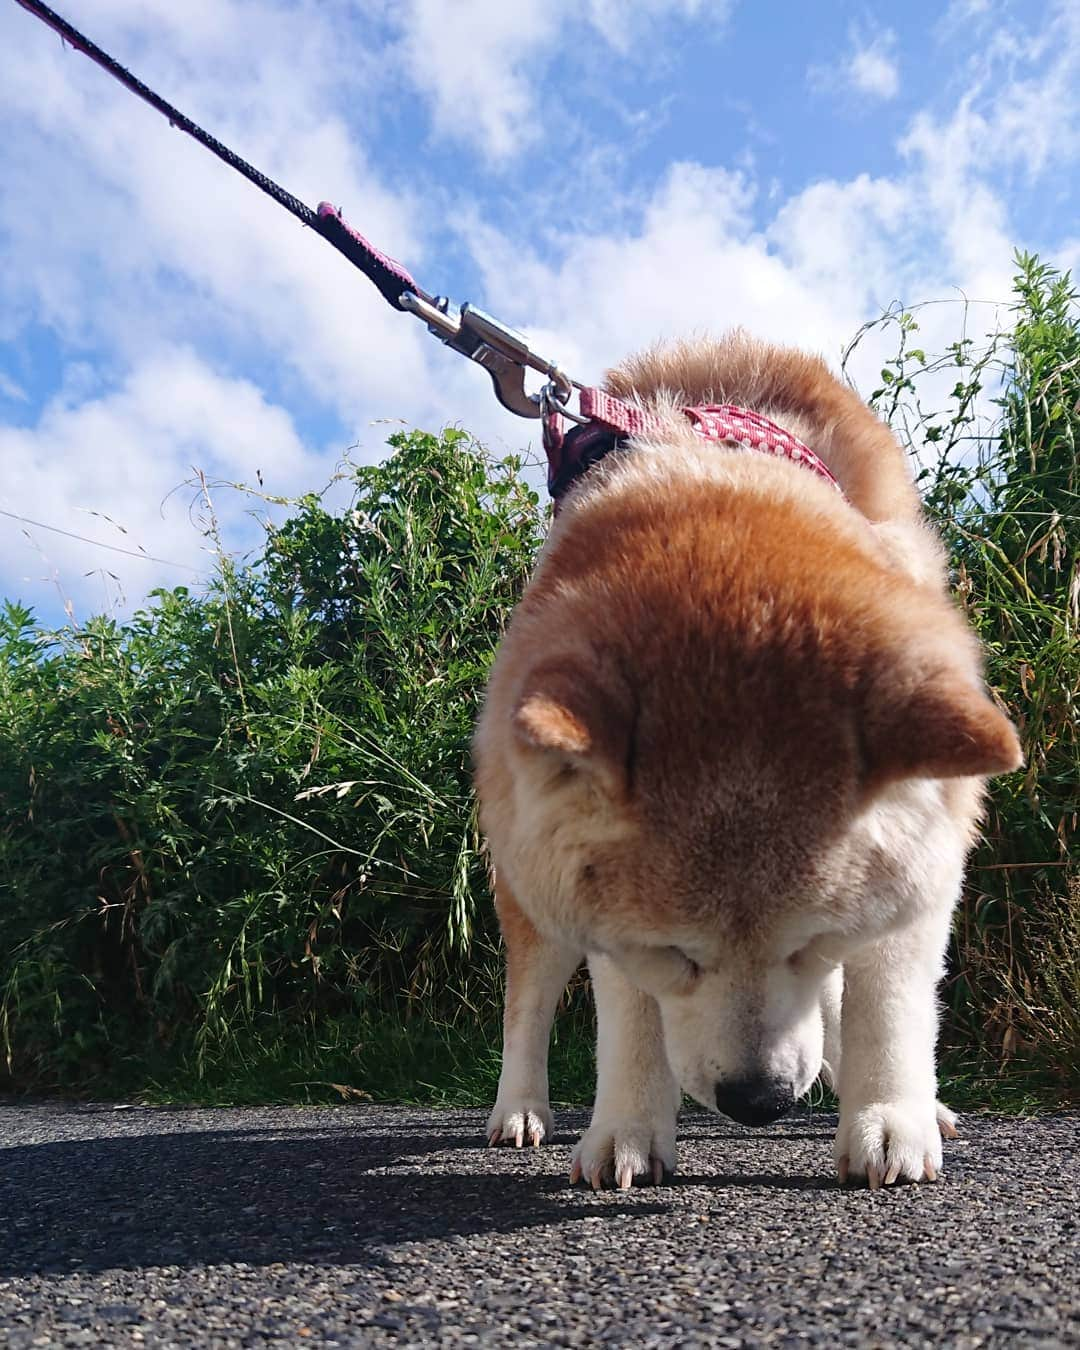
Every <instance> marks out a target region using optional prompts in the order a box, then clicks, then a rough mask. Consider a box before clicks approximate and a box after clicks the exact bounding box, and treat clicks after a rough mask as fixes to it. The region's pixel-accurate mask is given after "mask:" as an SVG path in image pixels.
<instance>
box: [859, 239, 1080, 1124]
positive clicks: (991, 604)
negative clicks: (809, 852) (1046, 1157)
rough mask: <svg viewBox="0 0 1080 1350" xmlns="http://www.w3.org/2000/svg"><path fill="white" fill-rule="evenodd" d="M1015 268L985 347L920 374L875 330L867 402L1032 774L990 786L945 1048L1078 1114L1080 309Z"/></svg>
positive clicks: (961, 925)
mask: <svg viewBox="0 0 1080 1350" xmlns="http://www.w3.org/2000/svg"><path fill="white" fill-rule="evenodd" d="M1017 267H1018V274H1017V277H1016V282H1015V287H1016V303H1015V307H1014V311H1013V312H1014V322H1013V324H1012V326H1011V328H1010V329H1009V330H1008V331H1007V332H1005V333H999V334H997V335H995V336H993V337H991V338H990V339H988V340H985V341H983V342H981V343H977V342H976V341H975V340H973V339H971V338H968V337H966V336H964V337H961V338H960V339H958V340H957V341H956V342H955V343H954V344H953V345H952V346H951V347H950V349H949V350H948V351H947V352H946V353H945V354H944V355H942V356H940V357H937V358H928V357H927V355H926V353H925V352H923V351H922V350H920V349H919V347H918V346H917V345H916V344H917V334H918V324H917V321H916V318H915V316H914V315H913V314H911V313H907V312H901V313H897V314H894V315H891V316H889V317H888V318H887V319H886V320H884V321H883V322H884V323H885V324H886V325H889V326H892V327H893V328H894V329H895V332H896V334H897V338H898V343H897V355H896V356H895V357H894V358H893V359H892V360H891V361H889V362H888V364H887V365H886V367H885V368H884V370H883V371H882V383H881V386H880V388H878V389H877V390H876V391H875V392H874V394H873V400H872V401H873V402H874V403H875V404H876V405H877V407H878V410H879V412H881V413H882V414H883V415H885V416H886V417H887V418H888V419H889V420H890V422H891V423H892V425H893V426H894V428H895V429H896V430H897V431H898V432H899V433H900V435H901V438H902V439H903V440H905V442H906V443H907V445H908V447H909V449H910V450H911V452H912V454H913V456H914V457H915V459H916V463H917V464H918V465H919V470H918V479H919V485H920V488H921V490H922V492H923V496H924V500H925V501H926V504H927V506H928V508H929V510H930V512H931V514H932V515H933V516H934V517H935V518H936V519H937V522H938V525H939V527H940V528H941V529H942V531H943V533H944V535H945V539H946V542H947V545H948V548H949V553H950V557H951V560H952V568H953V582H954V586H955V590H956V593H957V595H958V596H959V598H960V601H961V603H962V604H963V606H964V608H965V610H966V611H967V613H968V615H969V617H970V618H971V620H972V622H973V623H974V625H975V627H976V629H977V631H978V632H979V635H980V637H981V638H982V641H983V643H984V645H985V648H986V652H987V673H988V676H989V680H990V683H991V685H992V687H993V688H994V690H995V691H996V693H997V696H998V697H999V698H1000V700H1001V701H1002V703H1003V705H1004V706H1005V707H1006V708H1007V710H1008V711H1009V713H1010V715H1011V716H1012V717H1013V718H1014V720H1015V721H1016V723H1017V725H1018V726H1019V728H1020V733H1021V740H1022V742H1023V746H1024V752H1025V757H1026V761H1027V763H1026V767H1025V768H1024V769H1023V770H1022V771H1020V772H1019V773H1016V774H1012V775H1008V776H1006V777H1004V778H999V779H997V780H996V781H995V782H994V784H993V785H992V792H991V796H990V800H989V803H988V808H987V819H986V826H985V831H984V837H983V842H982V843H981V845H980V847H979V848H978V849H977V851H976V854H975V857H974V860H973V865H972V867H971V868H970V870H969V877H968V885H967V889H966V892H965V896H964V902H963V905H962V908H961V911H960V913H959V915H958V916H957V925H956V929H955V933H954V951H953V959H952V963H951V965H952V975H951V978H950V982H949V986H948V988H947V991H946V992H947V999H948V1011H949V1019H948V1025H947V1028H946V1032H947V1041H948V1044H949V1045H950V1046H951V1047H952V1049H953V1050H954V1052H955V1054H956V1055H957V1056H958V1057H959V1059H960V1060H961V1061H967V1062H968V1064H969V1069H974V1070H975V1071H976V1072H979V1073H987V1072H989V1073H990V1074H991V1075H993V1073H995V1072H998V1073H1000V1072H1005V1073H1008V1074H1012V1075H1013V1076H1017V1075H1020V1076H1025V1075H1026V1076H1028V1077H1037V1076H1038V1075H1039V1074H1040V1073H1045V1074H1047V1075H1048V1076H1049V1080H1050V1081H1049V1083H1048V1084H1046V1085H1045V1086H1046V1087H1047V1088H1048V1089H1049V1091H1050V1092H1051V1093H1052V1094H1055V1093H1056V1094H1058V1095H1065V1096H1067V1097H1072V1098H1075V1097H1076V1095H1077V1093H1078V1091H1080V856H1078V850H1077V838H1078V836H1077V825H1078V819H1080V304H1078V295H1077V291H1076V288H1075V287H1074V285H1073V283H1072V280H1071V278H1070V277H1069V276H1068V275H1061V274H1059V273H1058V272H1056V271H1055V270H1054V269H1053V268H1051V267H1049V266H1047V265H1046V264H1045V263H1041V262H1040V261H1039V259H1038V258H1036V257H1032V256H1030V255H1026V254H1021V255H1018V258H1017ZM966 317H967V316H966ZM965 328H966V322H965ZM1039 1090H1040V1089H1039V1088H1038V1085H1037V1084H1036V1086H1035V1087H1034V1088H1033V1091H1035V1092H1036V1094H1037V1093H1038V1091H1039Z"/></svg>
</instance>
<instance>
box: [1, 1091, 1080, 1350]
mask: <svg viewBox="0 0 1080 1350" xmlns="http://www.w3.org/2000/svg"><path fill="white" fill-rule="evenodd" d="M484 1115H485V1113H483V1112H480V1111H431V1110H414V1109H408V1108H405V1109H402V1108H382V1107H356V1106H343V1107H339V1108H318V1109H307V1110H294V1109H285V1108H261V1109H257V1110H214V1111H190V1110H172V1109H161V1108H159V1109H152V1108H139V1107H134V1108H127V1109H123V1108H121V1109H117V1108H116V1107H113V1106H70V1105H57V1104H47V1105H25V1104H15V1105H6V1106H5V1105H3V1104H0V1343H2V1344H3V1345H4V1346H5V1348H6V1350H24V1347H29V1346H77V1345H86V1346H90V1345H102V1344H104V1345H109V1346H134V1345H138V1346H194V1345H198V1346H200V1347H201V1346H209V1347H217V1346H286V1345H288V1346H297V1345H304V1344H308V1345H327V1346H338V1345H340V1346H410V1345H416V1346H429V1345H430V1346H459V1345H483V1346H511V1345H512V1346H513V1347H514V1350H526V1348H527V1347H530V1346H545V1345H559V1346H598V1345H599V1346H619V1347H622V1346H633V1347H650V1346H758V1345H779V1346H798V1345H803V1344H808V1343H809V1344H813V1345H822V1346H848V1345H851V1346H860V1347H865V1346H893V1345H928V1344H935V1345H946V1346H949V1347H969V1346H1003V1347H1004V1346H1009V1347H1013V1346H1039V1347H1045V1348H1047V1350H1049V1347H1055V1346H1080V1301H1078V1284H1080V1276H1078V1273H1077V1272H1078V1270H1080V1247H1078V1242H1077V1217H1076V1210H1077V1201H1078V1196H1080V1185H1078V1182H1080V1163H1078V1154H1077V1144H1078V1142H1080V1116H1076V1115H1068V1116H1055V1117H1049V1118H1042V1119H1039V1120H1034V1121H1032V1120H1003V1119H992V1118H988V1117H983V1118H979V1117H966V1118H965V1119H964V1121H963V1122H962V1125H963V1131H964V1134H963V1138H961V1139H960V1140H957V1141H955V1142H953V1143H948V1144H946V1175H945V1177H944V1178H943V1179H942V1181H940V1182H939V1183H938V1184H937V1185H933V1186H930V1185H924V1186H918V1187H916V1186H907V1187H899V1188H895V1189H890V1190H887V1191H878V1192H876V1193H871V1192H869V1191H866V1190H841V1189H840V1188H839V1187H838V1186H837V1185H836V1183H835V1181H834V1180H833V1177H832V1172H831V1146H830V1140H831V1134H832V1127H833V1126H834V1124H835V1119H834V1118H833V1117H830V1116H824V1115H809V1114H802V1115H797V1116H794V1117H792V1118H790V1119H789V1120H787V1121H785V1122H783V1123H782V1124H780V1125H776V1126H773V1127H771V1128H770V1129H767V1130H761V1131H750V1130H747V1129H744V1128H743V1127H740V1126H736V1125H731V1124H725V1123H724V1122H722V1121H719V1120H717V1119H715V1118H712V1117H708V1116H705V1115H689V1116H687V1117H686V1119H685V1121H684V1122H683V1126H682V1131H681V1135H682V1139H681V1146H680V1157H679V1165H680V1169H681V1171H680V1174H679V1175H678V1176H677V1177H676V1179H675V1183H674V1184H673V1185H668V1186H665V1187H663V1188H660V1189H653V1188H652V1187H642V1188H640V1189H635V1190H633V1191H631V1192H623V1193H616V1192H610V1191H609V1192H602V1193H600V1194H592V1193H591V1192H588V1191H585V1190H583V1189H580V1188H578V1189H575V1190H571V1189H570V1188H569V1187H568V1186H567V1183H566V1175H567V1170H568V1168H569V1162H570V1144H571V1143H572V1141H573V1139H574V1138H575V1137H576V1131H577V1130H579V1129H581V1128H582V1127H583V1126H584V1124H585V1116H584V1115H583V1114H582V1113H572V1114H571V1113H564V1114H563V1115H562V1116H561V1117H559V1118H558V1121H557V1123H558V1125H559V1127H560V1131H561V1132H560V1133H559V1134H558V1135H557V1136H556V1139H555V1142H554V1143H553V1144H551V1145H546V1146H545V1147H544V1148H543V1149H541V1150H540V1151H538V1152H534V1151H531V1150H529V1151H525V1152H521V1153H518V1152H515V1151H512V1150H505V1149H486V1148H484V1147H482V1146H480V1145H479V1142H478V1141H480V1139H481V1129H482V1126H483V1121H484Z"/></svg>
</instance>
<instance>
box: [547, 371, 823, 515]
mask: <svg viewBox="0 0 1080 1350" xmlns="http://www.w3.org/2000/svg"><path fill="white" fill-rule="evenodd" d="M680 411H681V412H682V413H683V415H684V416H685V417H687V418H688V419H689V421H690V423H691V425H692V427H693V430H694V431H695V432H696V433H697V435H699V436H700V437H701V438H702V440H705V441H715V442H717V443H718V444H722V445H726V446H729V447H730V448H731V449H733V450H756V451H759V452H760V453H763V454H766V455H777V456H779V457H780V458H781V459H789V460H791V461H792V463H794V464H802V465H803V466H804V467H805V468H807V469H809V470H810V471H811V473H816V474H817V475H818V477H819V478H823V479H824V480H825V481H826V482H828V483H831V484H832V486H833V487H834V488H835V489H836V490H837V492H839V493H840V495H841V496H843V493H844V490H843V488H842V487H841V486H840V484H839V483H838V482H837V481H836V478H835V477H834V476H833V474H832V473H831V471H830V470H829V467H828V465H826V464H825V462H824V461H823V460H822V459H821V457H820V456H819V455H816V454H815V453H814V451H813V450H811V449H810V447H809V446H808V445H804V444H803V442H802V441H800V440H799V438H798V437H797V436H793V435H792V434H791V432H790V431H785V430H784V428H783V427H779V426H777V425H776V423H775V422H770V421H769V419H768V418H767V417H762V416H761V415H760V414H759V413H755V412H751V411H750V410H749V409H748V408H739V407H737V406H736V405H735V404H733V403H706V404H700V405H698V406H695V407H690V408H682V409H681V410H680ZM581 415H582V417H584V418H585V419H586V420H585V421H584V422H583V423H582V424H581V425H579V426H575V427H573V428H572V429H571V430H570V431H569V432H567V433H566V434H565V435H564V434H563V430H562V419H561V418H559V417H558V416H557V415H556V416H553V417H547V418H545V419H544V449H545V450H546V451H547V457H548V492H549V493H550V494H551V496H552V498H553V499H554V502H555V509H556V511H557V510H558V508H559V503H560V501H561V500H562V497H563V496H564V495H565V493H566V492H567V490H568V489H569V488H570V486H571V484H573V483H575V482H576V481H577V479H578V478H580V477H581V476H582V475H583V474H584V473H585V472H586V471H587V470H588V469H590V468H591V467H592V466H593V465H594V464H596V463H597V462H598V461H599V460H601V459H603V458H604V456H605V455H607V454H608V453H610V451H612V450H615V449H621V448H622V446H623V445H625V443H626V440H627V439H628V438H629V437H630V436H648V435H653V434H656V433H658V432H662V431H663V427H664V423H663V420H662V419H661V418H659V417H658V416H657V415H656V414H655V413H652V412H649V411H648V410H647V409H645V408H638V407H635V406H634V405H633V404H630V403H624V402H622V400H621V399H617V398H613V397H612V396H611V395H610V394H606V393H604V391H603V390H602V389H582V390H581Z"/></svg>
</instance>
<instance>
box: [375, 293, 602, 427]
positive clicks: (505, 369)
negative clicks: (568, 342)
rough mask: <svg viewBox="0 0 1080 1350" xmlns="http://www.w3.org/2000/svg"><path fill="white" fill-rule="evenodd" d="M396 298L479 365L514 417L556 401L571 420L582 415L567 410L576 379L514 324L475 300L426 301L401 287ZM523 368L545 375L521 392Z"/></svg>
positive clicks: (532, 414)
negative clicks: (539, 385)
mask: <svg viewBox="0 0 1080 1350" xmlns="http://www.w3.org/2000/svg"><path fill="white" fill-rule="evenodd" d="M399 303H400V305H401V308H402V309H404V310H407V311H408V312H409V313H410V314H415V315H416V317H417V318H418V319H423V321H424V322H425V323H426V324H427V326H428V330H429V331H430V332H432V333H434V334H435V336H436V337H437V338H440V339H441V340H442V341H443V342H445V343H446V345H447V346H448V347H452V348H453V350H454V351H456V352H460V353H461V354H462V356H467V357H468V358H469V360H470V361H475V362H476V364H477V365H479V366H483V367H484V369H485V370H486V371H487V372H488V374H489V375H490V376H491V382H492V384H493V385H494V386H495V397H496V398H497V399H498V400H499V402H500V403H501V404H502V405H503V407H504V408H506V409H507V410H508V411H509V412H512V413H516V414H517V415H518V417H543V416H544V415H545V414H546V413H547V412H548V411H549V410H551V408H552V404H556V405H557V407H556V409H555V410H557V411H558V412H560V413H564V414H565V415H566V416H567V417H570V418H572V419H573V420H574V421H578V420H584V419H579V418H578V417H577V415H576V414H574V413H571V412H567V410H566V403H567V402H568V401H569V399H570V397H571V395H572V394H573V391H574V385H575V382H574V381H573V380H571V379H570V377H569V375H567V374H566V372H565V371H564V370H562V369H561V367H559V366H558V365H556V363H555V362H554V361H549V360H547V358H546V357H542V356H540V355H538V354H537V353H536V352H534V351H532V350H531V349H530V347H529V344H528V342H526V340H525V338H524V336H523V335H522V334H521V333H519V332H517V331H516V329H513V328H509V327H507V325H506V324H504V323H500V322H499V320H498V319H495V318H493V317H492V316H491V315H490V314H487V313H485V312H484V310H482V309H478V308H477V307H476V306H475V305H470V304H467V303H466V304H463V305H462V306H461V307H460V308H458V306H456V305H455V304H454V303H453V302H452V301H450V300H448V299H447V298H446V297H445V296H441V295H440V296H436V297H435V303H434V304H430V303H429V302H428V301H427V300H424V299H422V298H421V297H420V296H418V295H413V294H411V293H410V292H405V293H404V294H403V295H402V296H401V299H400V302H399ZM526 368H529V369H530V370H537V371H539V372H540V373H541V374H542V375H546V376H547V384H545V385H544V387H543V389H541V390H540V391H539V392H538V393H535V394H528V393H526V392H525V370H526Z"/></svg>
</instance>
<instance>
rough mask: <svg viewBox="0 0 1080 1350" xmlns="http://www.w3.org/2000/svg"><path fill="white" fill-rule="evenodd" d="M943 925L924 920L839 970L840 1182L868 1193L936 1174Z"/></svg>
mask: <svg viewBox="0 0 1080 1350" xmlns="http://www.w3.org/2000/svg"><path fill="white" fill-rule="evenodd" d="M948 921H949V914H948V912H945V913H943V914H937V915H933V916H928V917H927V918H925V919H923V920H921V921H920V922H919V923H917V924H913V925H911V926H910V927H908V928H905V929H903V930H901V931H900V932H897V933H893V934H891V935H890V936H888V937H885V938H882V939H881V940H879V941H877V942H874V943H871V944H869V945H868V946H866V947H864V948H863V949H861V950H860V951H859V952H857V953H856V954H855V955H853V956H850V957H848V958H847V959H846V960H845V962H844V1001H843V1013H842V1019H841V1026H842V1039H843V1055H842V1057H841V1063H840V1082H839V1088H840V1126H839V1129H838V1130H837V1134H836V1144H835V1155H836V1164H837V1171H838V1173H839V1176H840V1180H841V1181H845V1180H846V1179H847V1178H848V1177H849V1176H851V1177H859V1178H863V1177H865V1178H866V1180H867V1181H868V1182H869V1184H870V1188H871V1189H872V1190H874V1189H876V1188H877V1187H878V1186H880V1185H882V1184H883V1183H884V1184H885V1185H886V1186H889V1185H891V1184H892V1183H893V1182H895V1181H901V1180H903V1181H922V1180H923V1179H924V1178H925V1179H926V1180H928V1181H934V1180H935V1179H936V1178H937V1175H938V1173H939V1172H940V1171H941V1165H942V1153H941V1134H942V1127H941V1126H939V1122H938V1103H937V1100H936V1098H937V1074H936V1069H935V1062H934V1051H935V1042H936V1040H937V1001H936V989H937V982H938V980H939V979H940V977H941V973H942V958H943V955H944V950H945V941H946V936H947V933H948Z"/></svg>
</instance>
